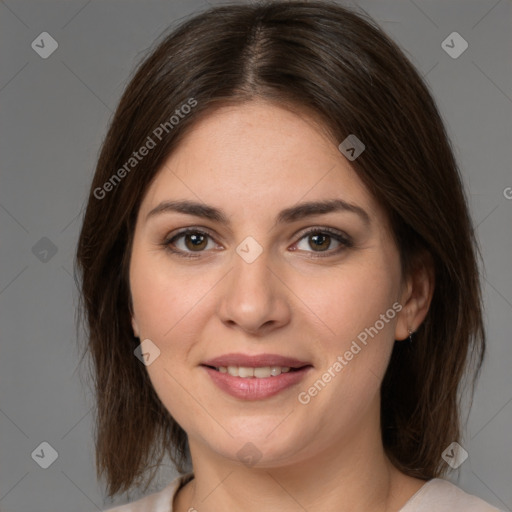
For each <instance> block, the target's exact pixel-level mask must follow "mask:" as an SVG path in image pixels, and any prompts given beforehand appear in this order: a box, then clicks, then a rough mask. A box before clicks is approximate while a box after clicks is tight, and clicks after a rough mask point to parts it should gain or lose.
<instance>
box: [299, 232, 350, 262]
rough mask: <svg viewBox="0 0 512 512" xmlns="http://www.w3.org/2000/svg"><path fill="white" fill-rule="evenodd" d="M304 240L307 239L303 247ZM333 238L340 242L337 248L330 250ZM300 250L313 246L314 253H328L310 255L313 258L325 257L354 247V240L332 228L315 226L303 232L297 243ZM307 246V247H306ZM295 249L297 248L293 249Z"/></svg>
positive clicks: (337, 242) (306, 249)
mask: <svg viewBox="0 0 512 512" xmlns="http://www.w3.org/2000/svg"><path fill="white" fill-rule="evenodd" d="M302 240H305V242H304V243H303V247H300V244H301V242H302ZM333 240H334V241H335V242H336V244H338V247H337V248H336V249H333V250H330V249H331V246H332V244H333ZM296 246H297V248H298V249H299V250H305V251H308V246H309V247H310V248H313V249H314V250H313V251H309V252H313V253H326V254H325V255H324V254H315V255H314V256H310V257H313V258H323V257H327V256H333V255H334V254H338V253H340V252H341V251H343V250H344V249H346V248H349V247H352V246H353V242H352V240H351V239H350V237H348V236H347V235H345V234H344V233H342V232H339V231H336V230H333V229H331V228H313V229H310V230H309V231H307V232H306V233H303V235H302V237H301V239H300V240H299V242H298V243H297V244H296ZM304 246H305V247H304ZM293 250H295V249H293Z"/></svg>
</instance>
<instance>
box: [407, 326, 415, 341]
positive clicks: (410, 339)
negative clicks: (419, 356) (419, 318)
mask: <svg viewBox="0 0 512 512" xmlns="http://www.w3.org/2000/svg"><path fill="white" fill-rule="evenodd" d="M408 331H409V343H412V335H413V334H414V331H413V330H412V329H408Z"/></svg>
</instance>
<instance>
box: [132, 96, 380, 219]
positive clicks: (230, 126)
mask: <svg viewBox="0 0 512 512" xmlns="http://www.w3.org/2000/svg"><path fill="white" fill-rule="evenodd" d="M180 198H183V199H193V200H195V201H200V202H201V201H202V202H205V203H208V204H216V205H218V206H221V205H223V206H224V207H225V208H226V209H229V206H230V205H231V206H233V208H236V207H237V206H239V207H241V208H243V209H244V210H247V209H250V210H251V211H252V212H254V213H257V212H258V211H264V210H268V209H277V208H279V209H281V208H283V207H285V206H290V205H292V204H294V203H297V202H299V201H313V200H323V199H326V198H328V199H334V198H339V199H342V200H345V201H347V202H352V203H354V202H357V203H359V204H361V205H364V207H365V209H367V210H369V211H370V212H373V213H374V214H378V213H382V212H379V208H378V205H377V204H376V202H375V200H374V199H373V197H372V196H371V194H370V193H369V191H368V190H367V189H366V187H365V186H364V185H363V183H362V182H361V180H360V179H359V177H358V176H357V174H356V172H355V171H354V169H353V168H352V167H351V165H350V163H349V162H348V160H347V159H346V158H345V157H344V156H343V155H342V154H341V153H340V151H339V150H338V148H337V144H335V142H334V141H333V140H332V139H331V138H330V137H329V136H328V134H327V131H326V130H325V129H324V128H323V127H322V126H321V125H320V124H319V123H318V122H317V121H315V120H314V119H313V118H312V117H311V116H310V115H308V114H306V113H302V112H300V111H293V112H292V111H290V110H289V109H287V108H284V107H280V106H277V105H275V104H271V103H268V102H265V101H254V102H249V103H243V104H240V105H230V106H224V107H221V108H218V109H216V110H214V111H212V112H210V113H208V114H207V115H205V116H203V117H202V118H200V119H199V120H198V121H197V122H196V123H195V124H194V125H193V127H192V128H191V129H190V130H189V132H188V133H187V134H186V135H185V137H184V138H183V139H182V140H181V142H180V144H179V145H178V146H177V148H175V150H174V151H173V152H172V154H171V155H170V156H169V158H168V159H167V160H166V162H165V163H164V165H163V166H162V168H161V169H160V170H159V172H158V174H157V176H156V178H155V180H154V181H153V182H152V184H151V186H150V188H149V190H148V192H147V194H146V196H145V199H144V201H143V204H142V205H141V209H142V210H144V211H145V212H146V213H147V212H148V211H149V210H150V209H152V208H154V207H155V206H156V204H158V203H159V202H160V201H164V200H169V199H180Z"/></svg>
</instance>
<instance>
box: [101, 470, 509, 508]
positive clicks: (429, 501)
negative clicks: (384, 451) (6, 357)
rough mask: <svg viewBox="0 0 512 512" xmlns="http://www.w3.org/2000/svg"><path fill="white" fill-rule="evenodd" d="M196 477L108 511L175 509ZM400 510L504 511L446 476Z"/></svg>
mask: <svg viewBox="0 0 512 512" xmlns="http://www.w3.org/2000/svg"><path fill="white" fill-rule="evenodd" d="M192 478H193V473H187V474H186V475H182V476H179V477H178V478H176V479H175V480H173V481H172V482H171V483H170V484H169V485H167V487H165V488H164V489H162V490H161V491H160V492H156V493H153V494H150V495H148V496H145V497H144V498H140V499H139V500H137V501H134V502H133V503H128V504H126V505H121V506H120V507H115V508H109V509H108V510H106V511H105V512H172V504H173V500H174V496H175V494H176V493H177V491H178V490H179V489H180V488H181V487H182V486H184V485H185V484H186V483H188V482H189V481H190V480H192ZM398 512H502V511H500V510H499V509H497V508H495V507H493V506H491V505H489V503H487V502H485V501H483V500H481V499H480V498H477V497H476V496H473V495H472V494H468V493H466V492H464V491H463V490H462V489H460V488H459V487H457V486H456V485H453V484H452V483H451V482H448V481H447V480H443V479H441V478H433V479H432V480H429V481H427V482H426V483H425V484H424V485H423V486H422V487H421V488H420V489H419V490H418V491H417V492H416V493H415V494H413V495H412V496H411V498H410V499H409V500H408V501H407V503H406V504H405V505H404V506H403V507H402V508H401V509H400V510H399V511H398Z"/></svg>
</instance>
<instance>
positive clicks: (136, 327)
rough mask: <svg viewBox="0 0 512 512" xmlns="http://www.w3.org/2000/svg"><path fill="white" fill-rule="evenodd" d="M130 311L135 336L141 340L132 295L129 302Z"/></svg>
mask: <svg viewBox="0 0 512 512" xmlns="http://www.w3.org/2000/svg"><path fill="white" fill-rule="evenodd" d="M128 309H129V312H130V316H131V319H132V329H133V335H134V336H135V337H136V338H140V334H139V324H138V323H137V320H135V313H134V312H133V300H132V296H131V294H130V299H129V301H128Z"/></svg>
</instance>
